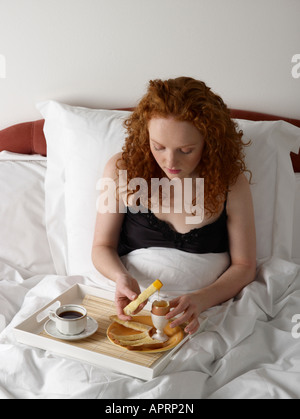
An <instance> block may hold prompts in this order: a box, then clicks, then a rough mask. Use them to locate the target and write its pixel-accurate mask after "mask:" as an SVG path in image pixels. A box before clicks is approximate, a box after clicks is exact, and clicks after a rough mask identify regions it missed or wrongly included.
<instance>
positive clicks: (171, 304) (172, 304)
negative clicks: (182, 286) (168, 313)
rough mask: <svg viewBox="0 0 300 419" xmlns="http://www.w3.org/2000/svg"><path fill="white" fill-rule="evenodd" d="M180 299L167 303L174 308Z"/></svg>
mask: <svg viewBox="0 0 300 419" xmlns="http://www.w3.org/2000/svg"><path fill="white" fill-rule="evenodd" d="M180 298H181V297H176V298H174V299H173V300H171V301H169V305H170V307H171V308H173V307H176V306H177V305H178V303H179V301H180Z"/></svg>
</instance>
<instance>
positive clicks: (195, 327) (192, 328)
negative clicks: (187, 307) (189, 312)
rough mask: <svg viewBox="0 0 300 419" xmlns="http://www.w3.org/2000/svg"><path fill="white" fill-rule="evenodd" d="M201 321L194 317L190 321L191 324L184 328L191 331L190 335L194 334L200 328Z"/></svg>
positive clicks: (187, 331)
mask: <svg viewBox="0 0 300 419" xmlns="http://www.w3.org/2000/svg"><path fill="white" fill-rule="evenodd" d="M199 326H200V323H199V320H198V319H193V320H192V321H190V322H189V324H188V325H187V326H186V328H185V329H184V331H185V333H189V334H190V335H192V334H193V333H196V332H197V330H198V329H199Z"/></svg>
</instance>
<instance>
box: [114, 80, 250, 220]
mask: <svg viewBox="0 0 300 419" xmlns="http://www.w3.org/2000/svg"><path fill="white" fill-rule="evenodd" d="M169 116H172V117H173V118H175V119H176V120H179V121H190V122H191V123H192V124H194V126H195V127H196V128H197V129H198V130H199V131H200V133H201V135H202V136H203V139H204V143H205V145H204V149H203V153H202V157H201V160H200V162H199V164H198V167H197V169H198V176H199V177H201V178H204V182H205V187H204V190H205V194H204V202H205V209H206V211H207V212H208V213H210V214H214V213H216V212H217V211H219V210H220V205H221V204H223V203H224V200H225V199H226V196H227V193H228V191H229V188H230V185H232V184H234V183H235V181H236V180H237V177H238V176H239V175H240V174H241V173H243V172H245V171H247V169H246V166H245V162H244V153H243V148H244V146H245V145H246V144H244V143H243V141H242V135H243V132H242V131H238V130H237V124H236V123H235V122H234V121H233V120H232V119H231V118H230V112H229V109H228V108H227V106H226V105H225V103H224V102H223V100H222V99H221V97H220V96H218V95H216V94H215V93H213V92H212V91H211V89H210V88H209V87H207V86H206V84H205V83H204V82H202V81H199V80H195V79H193V78H190V77H178V78H175V79H169V80H165V81H163V80H151V81H150V82H149V86H148V90H147V93H146V94H145V95H144V97H143V98H142V99H141V101H140V102H139V104H138V105H137V107H136V108H135V109H134V111H133V112H132V114H131V115H130V117H129V118H127V120H126V121H125V128H126V130H127V137H126V140H125V144H124V146H123V152H122V157H121V159H120V160H121V162H120V160H119V161H118V163H119V162H120V163H121V165H122V169H124V170H127V181H128V183H129V181H130V180H131V179H133V178H136V177H139V178H143V179H145V180H146V181H147V182H148V185H149V186H150V183H151V178H162V177H165V174H164V172H163V171H162V170H161V169H160V167H159V166H158V164H157V163H156V161H155V159H154V157H153V155H152V153H151V150H150V143H149V132H148V124H149V121H150V119H151V118H153V117H162V118H164V117H169ZM118 166H119V165H118Z"/></svg>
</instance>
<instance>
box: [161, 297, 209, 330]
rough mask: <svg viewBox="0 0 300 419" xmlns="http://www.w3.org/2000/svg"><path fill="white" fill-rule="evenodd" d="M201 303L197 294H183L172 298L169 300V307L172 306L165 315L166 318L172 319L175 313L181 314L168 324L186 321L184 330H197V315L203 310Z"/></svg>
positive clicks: (172, 325)
mask: <svg viewBox="0 0 300 419" xmlns="http://www.w3.org/2000/svg"><path fill="white" fill-rule="evenodd" d="M201 306H202V304H201V297H200V295H198V294H194V293H192V294H185V295H182V296H180V297H177V298H174V300H171V301H170V307H171V308H173V310H171V311H170V312H169V313H168V314H167V315H166V318H167V319H172V318H174V317H175V316H177V315H180V314H182V315H181V316H180V317H178V318H176V319H175V320H174V321H172V323H171V324H170V326H171V327H176V326H179V325H180V324H183V323H186V322H187V323H188V325H187V326H186V327H185V329H184V331H185V332H186V333H189V334H193V333H195V332H197V330H198V328H199V326H200V323H199V320H198V317H199V315H200V314H201V312H202V311H203V309H202V307H201Z"/></svg>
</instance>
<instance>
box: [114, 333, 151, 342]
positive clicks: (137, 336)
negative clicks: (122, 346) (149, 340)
mask: <svg viewBox="0 0 300 419" xmlns="http://www.w3.org/2000/svg"><path fill="white" fill-rule="evenodd" d="M109 334H110V335H111V337H112V338H113V339H117V340H119V341H120V340H124V339H125V340H128V341H130V342H134V341H139V340H141V339H144V338H146V337H149V332H141V333H136V334H135V335H116V334H115V333H113V332H109Z"/></svg>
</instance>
